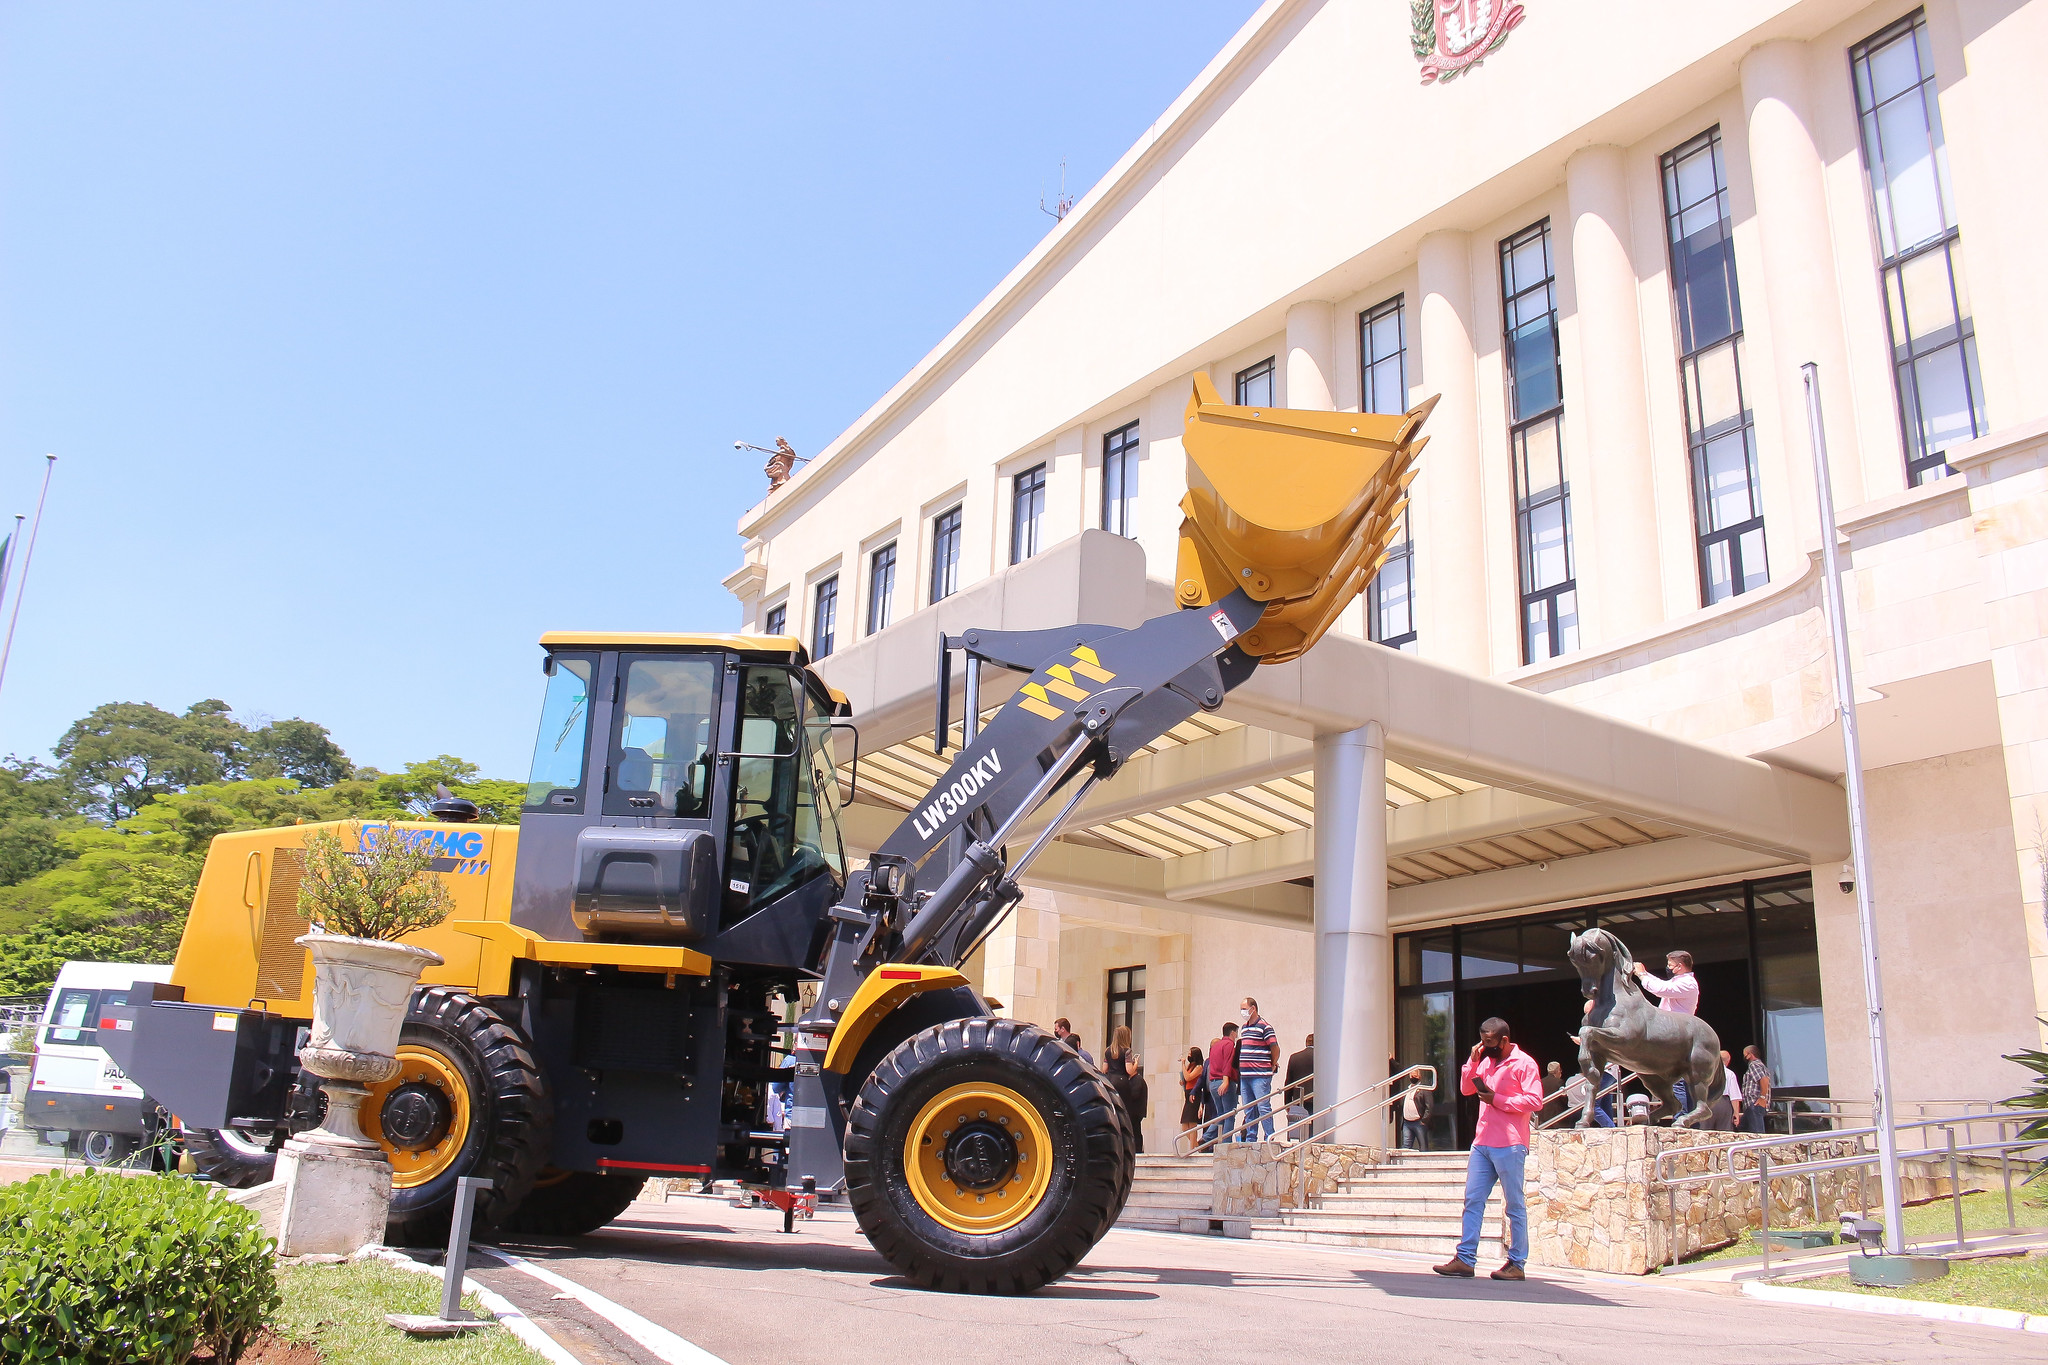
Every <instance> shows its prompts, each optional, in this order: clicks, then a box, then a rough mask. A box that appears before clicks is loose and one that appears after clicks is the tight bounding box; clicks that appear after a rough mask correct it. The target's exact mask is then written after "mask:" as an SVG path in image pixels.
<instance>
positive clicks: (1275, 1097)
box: [1173, 1063, 1437, 1156]
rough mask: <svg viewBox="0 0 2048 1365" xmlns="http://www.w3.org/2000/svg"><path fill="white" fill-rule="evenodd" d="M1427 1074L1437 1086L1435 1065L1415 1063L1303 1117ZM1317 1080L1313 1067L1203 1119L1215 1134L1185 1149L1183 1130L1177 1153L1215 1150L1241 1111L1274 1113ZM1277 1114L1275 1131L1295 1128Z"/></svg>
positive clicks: (1175, 1148)
mask: <svg viewBox="0 0 2048 1365" xmlns="http://www.w3.org/2000/svg"><path fill="white" fill-rule="evenodd" d="M1424 1074H1427V1075H1428V1077H1429V1084H1428V1085H1427V1086H1426V1087H1424V1088H1425V1089H1429V1090H1435V1089H1436V1083H1437V1082H1436V1068H1435V1067H1434V1066H1430V1065H1428V1064H1426V1063H1418V1064H1417V1065H1415V1066H1411V1067H1409V1068H1408V1069H1407V1070H1405V1071H1401V1072H1398V1073H1396V1074H1394V1075H1392V1076H1389V1077H1387V1078H1386V1079H1385V1080H1383V1081H1374V1082H1373V1083H1372V1084H1371V1085H1368V1086H1366V1087H1365V1088H1364V1089H1363V1090H1360V1091H1358V1092H1357V1093H1356V1094H1351V1095H1346V1096H1345V1097H1344V1098H1343V1099H1341V1100H1338V1101H1337V1102H1336V1103H1335V1104H1333V1105H1331V1106H1329V1107H1328V1108H1327V1109H1323V1110H1319V1111H1317V1112H1316V1113H1314V1114H1312V1115H1310V1116H1309V1118H1307V1119H1304V1120H1301V1121H1302V1122H1305V1123H1311V1124H1316V1123H1318V1121H1319V1120H1321V1119H1322V1118H1323V1117H1324V1116H1325V1115H1328V1114H1334V1113H1336V1112H1337V1110H1339V1109H1341V1108H1343V1107H1344V1106H1345V1105H1347V1104H1349V1103H1351V1102H1352V1101H1353V1100H1356V1099H1359V1098H1361V1097H1363V1096H1365V1095H1370V1094H1371V1093H1372V1092H1373V1091H1375V1090H1377V1089H1379V1088H1380V1087H1381V1086H1384V1085H1392V1084H1393V1083H1394V1082H1395V1081H1403V1080H1406V1079H1408V1078H1409V1077H1410V1076H1421V1075H1424ZM1315 1080H1316V1075H1315V1073H1314V1072H1313V1071H1311V1072H1310V1073H1309V1074H1308V1075H1306V1076H1301V1077H1298V1078H1296V1079H1295V1080H1292V1081H1287V1082H1284V1083H1283V1084H1282V1085H1280V1086H1277V1087H1275V1088H1274V1089H1273V1090H1271V1091H1269V1092H1267V1093H1266V1094H1265V1095H1262V1096H1261V1097H1259V1098H1258V1099H1255V1100H1246V1101H1245V1102H1244V1103H1243V1104H1240V1105H1238V1106H1236V1107H1235V1108H1232V1109H1226V1110H1224V1111H1223V1112H1222V1113H1220V1114H1218V1115H1216V1116H1215V1117H1214V1118H1212V1119H1208V1120H1205V1121H1203V1122H1202V1123H1200V1124H1198V1125H1197V1126H1196V1129H1195V1132H1196V1133H1197V1134H1199V1133H1200V1132H1201V1131H1202V1130H1203V1129H1205V1128H1212V1127H1213V1128H1214V1129H1215V1130H1216V1136H1215V1137H1212V1138H1198V1139H1197V1141H1196V1142H1195V1143H1194V1145H1193V1146H1190V1147H1188V1148H1187V1149H1186V1150H1185V1151H1183V1150H1182V1144H1184V1143H1186V1142H1187V1140H1188V1138H1189V1136H1190V1135H1189V1134H1187V1133H1182V1134H1181V1135H1180V1136H1178V1137H1176V1138H1175V1139H1174V1140H1173V1152H1174V1155H1175V1156H1195V1155H1197V1154H1199V1153H1201V1152H1203V1151H1205V1150H1213V1149H1214V1148H1215V1147H1217V1146H1219V1145H1220V1144H1221V1143H1222V1142H1223V1141H1224V1140H1225V1139H1226V1138H1227V1137H1228V1136H1229V1135H1230V1134H1232V1133H1235V1132H1236V1131H1237V1130H1238V1127H1239V1125H1238V1124H1237V1123H1236V1122H1234V1121H1233V1120H1234V1119H1235V1118H1236V1117H1237V1116H1239V1115H1242V1114H1243V1113H1244V1112H1245V1111H1246V1110H1247V1109H1251V1108H1254V1107H1255V1106H1258V1105H1265V1106H1266V1107H1267V1111H1268V1113H1272V1112H1273V1111H1275V1110H1280V1111H1284V1110H1285V1109H1286V1108H1287V1107H1288V1106H1287V1101H1286V1096H1287V1094H1288V1093H1290V1092H1295V1091H1311V1092H1312V1091H1313V1090H1314V1087H1315ZM1204 1084H1207V1081H1206V1079H1205V1080H1204ZM1393 1098H1394V1096H1392V1095H1389V1096H1387V1099H1385V1100H1382V1101H1380V1103H1379V1104H1377V1105H1374V1106H1373V1108H1375V1109H1378V1108H1384V1107H1385V1106H1386V1103H1387V1100H1391V1099H1393ZM1371 1112H1372V1110H1370V1109H1368V1110H1367V1111H1366V1113H1367V1114H1369V1113H1371ZM1365 1116H1366V1115H1365V1114H1360V1115H1358V1116H1357V1117H1359V1118H1364V1117H1365ZM1276 1117H1279V1118H1280V1121H1279V1122H1278V1123H1277V1124H1276V1125H1275V1131H1277V1132H1281V1133H1287V1132H1291V1131H1293V1128H1294V1124H1295V1120H1292V1119H1287V1118H1285V1117H1284V1116H1279V1115H1276ZM1313 1137H1314V1134H1313V1133H1311V1134H1310V1135H1309V1137H1306V1138H1302V1139H1300V1140H1298V1141H1296V1142H1294V1143H1292V1144H1291V1145H1289V1146H1287V1147H1285V1148H1283V1149H1282V1150H1283V1151H1288V1152H1291V1151H1293V1150H1294V1148H1296V1147H1299V1146H1300V1145H1301V1144H1302V1143H1303V1142H1308V1141H1310V1140H1311V1139H1312V1138H1313ZM1233 1140H1234V1139H1233Z"/></svg>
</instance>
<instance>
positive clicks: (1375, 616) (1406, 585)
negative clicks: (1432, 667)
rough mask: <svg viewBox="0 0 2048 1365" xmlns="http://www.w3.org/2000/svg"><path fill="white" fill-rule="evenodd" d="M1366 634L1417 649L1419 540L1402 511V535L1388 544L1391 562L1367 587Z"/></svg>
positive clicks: (1399, 646) (1408, 649) (1395, 646)
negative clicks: (1416, 569) (1415, 538)
mask: <svg viewBox="0 0 2048 1365" xmlns="http://www.w3.org/2000/svg"><path fill="white" fill-rule="evenodd" d="M1365 602H1366V608H1365V633H1366V634H1367V635H1369V636H1371V637H1372V638H1373V639H1375V640H1377V641H1379V642H1380V643H1381V644H1383V645H1385V646H1387V648H1389V649H1398V650H1402V651H1405V652H1406V653H1409V654H1413V653H1414V652H1415V541H1414V538H1413V537H1411V536H1410V535H1409V534H1408V514H1407V513H1406V512H1403V513H1401V535H1400V538H1399V539H1397V540H1396V541H1395V542H1394V543H1393V544H1392V545H1390V546H1388V547H1387V562H1386V563H1384V564H1382V565H1380V571H1379V572H1378V573H1376V574H1374V575H1373V576H1372V583H1371V585H1370V586H1369V587H1368V588H1367V589H1366V598H1365Z"/></svg>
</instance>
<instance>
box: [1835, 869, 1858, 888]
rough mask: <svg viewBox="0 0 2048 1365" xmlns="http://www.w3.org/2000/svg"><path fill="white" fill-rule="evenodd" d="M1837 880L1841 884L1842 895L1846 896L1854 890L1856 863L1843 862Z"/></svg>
mask: <svg viewBox="0 0 2048 1365" xmlns="http://www.w3.org/2000/svg"><path fill="white" fill-rule="evenodd" d="M1837 881H1838V882H1839V883H1840V885H1841V888H1842V894H1843V895H1845V896H1846V895H1849V894H1851V893H1852V892H1854V891H1855V890H1856V864H1854V863H1843V864H1842V872H1841V875H1840V877H1838V878H1837Z"/></svg>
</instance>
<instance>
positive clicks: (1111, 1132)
mask: <svg viewBox="0 0 2048 1365" xmlns="http://www.w3.org/2000/svg"><path fill="white" fill-rule="evenodd" d="M942 1101H943V1103H942ZM956 1106H957V1109H956ZM961 1120H965V1122H961ZM1135 1147H1136V1143H1135V1140H1134V1137H1133V1134H1132V1131H1131V1126H1130V1119H1129V1118H1128V1117H1127V1116H1126V1114H1125V1113H1124V1108H1123V1105H1122V1104H1120V1103H1119V1102H1118V1101H1117V1098H1116V1095H1115V1092H1113V1091H1112V1090H1111V1089H1110V1087H1109V1082H1108V1081H1107V1080H1105V1079H1104V1078H1103V1076H1102V1074H1101V1073H1100V1072H1098V1071H1096V1070H1095V1069H1094V1068H1093V1067H1091V1066H1089V1065H1088V1064H1087V1063H1085V1062H1083V1061H1082V1060H1081V1058H1080V1055H1079V1054H1078V1053H1076V1052H1075V1051H1074V1050H1073V1049H1072V1048H1069V1047H1067V1046H1065V1045H1064V1044H1062V1043H1061V1042H1059V1040H1057V1039H1056V1038H1054V1037H1053V1036H1052V1035H1051V1034H1049V1033H1047V1032H1045V1031H1044V1030H1043V1029H1040V1028H1038V1027H1036V1026H1034V1025H1031V1024H1025V1023H1020V1022H1018V1021H1016V1020H1011V1019H990V1018H975V1019H955V1020H951V1021H949V1022H947V1023H943V1024H939V1025H937V1026H936V1027H933V1028H929V1029H926V1030H924V1031H923V1032H921V1033H918V1034H915V1035H913V1036H912V1037H910V1038H909V1039H907V1040H905V1041H904V1042H903V1043H901V1044H899V1045H898V1046H897V1047H896V1049H895V1050H894V1051H892V1052H891V1053H890V1054H889V1055H888V1056H887V1057H885V1058H883V1059H882V1061H881V1062H880V1063H879V1064H878V1065H877V1066H876V1067H875V1069H874V1071H873V1072H872V1073H871V1074H870V1075H869V1076H868V1079H867V1082H866V1084H864V1085H863V1086H862V1087H861V1090H860V1095H859V1097H858V1098H857V1099H856V1100H855V1102H854V1105H853V1109H852V1112H851V1113H850V1114H849V1115H848V1118H847V1127H846V1153H845V1155H846V1194H847V1200H848V1202H849V1203H850V1204H851V1205H852V1206H853V1213H854V1217H855V1218H856V1219H857V1220H858V1221H859V1223H860V1226H861V1231H862V1232H864V1233H865V1234H866V1235H867V1238H868V1240H869V1241H870V1242H871V1243H873V1244H874V1247H875V1249H876V1250H877V1251H879V1252H881V1253H882V1255H884V1256H885V1257H887V1258H888V1259H889V1261H890V1263H891V1264H893V1265H894V1266H895V1267H896V1268H897V1269H898V1270H900V1271H901V1272H902V1273H903V1274H904V1275H905V1276H906V1277H907V1278H909V1279H910V1280H912V1281H913V1282H915V1283H917V1284H920V1285H923V1286H925V1287H927V1288H933V1289H944V1290H951V1291H955V1292H965V1293H978V1294H1021V1293H1028V1292H1029V1291H1031V1290H1034V1289H1037V1288H1039V1287H1040V1286H1041V1285H1044V1284H1047V1283H1049V1282H1050V1281H1053V1280H1056V1279H1058V1278H1059V1277H1060V1276H1062V1275H1064V1274H1066V1273H1067V1272H1068V1271H1069V1270H1071V1269H1073V1267H1074V1265H1075V1264H1076V1263H1077V1262H1079V1261H1080V1259H1081V1258H1082V1257H1083V1256H1085V1255H1087V1254H1088V1252H1089V1251H1090V1250H1091V1249H1092V1248H1093V1247H1094V1245H1095V1243H1096V1242H1098V1241H1099V1240H1101V1238H1102V1235H1103V1234H1104V1233H1106V1232H1107V1231H1109V1228H1110V1225H1111V1224H1113V1223H1114V1222H1115V1221H1116V1217H1117V1215H1118V1214H1119V1213H1120V1212H1122V1211H1123V1206H1124V1200H1125V1199H1126V1198H1128V1197H1129V1195H1130V1188H1131V1178H1132V1175H1133V1172H1134V1170H1135V1168H1136V1164H1137V1163H1136V1154H1135Z"/></svg>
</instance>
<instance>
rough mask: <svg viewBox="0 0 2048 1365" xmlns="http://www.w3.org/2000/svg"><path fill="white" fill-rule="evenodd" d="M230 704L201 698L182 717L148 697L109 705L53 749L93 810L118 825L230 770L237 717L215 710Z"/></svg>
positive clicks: (68, 732)
mask: <svg viewBox="0 0 2048 1365" xmlns="http://www.w3.org/2000/svg"><path fill="white" fill-rule="evenodd" d="M226 705H227V704H226V703H225V702H211V701H205V702H200V703H198V704H197V705H195V706H194V707H192V709H191V710H190V711H188V712H187V713H186V714H185V715H183V716H174V715H172V714H171V713H170V712H168V711H165V710H162V709H160V708H158V707H155V706H151V705H150V704H149V703H148V702H135V701H117V702H108V703H107V704H106V705H105V706H100V707H95V708H94V709H93V712H92V714H91V715H88V716H87V717H85V719H83V720H81V721H77V722H75V723H74V724H73V725H72V727H71V728H70V729H69V730H66V731H65V732H64V737H63V738H62V739H60V740H58V741H57V743H56V745H55V746H54V747H53V748H52V749H51V753H53V754H55V755H56V757H57V759H58V760H59V761H60V762H61V763H62V764H63V768H62V771H63V774H64V776H65V778H66V779H68V780H69V781H70V783H71V785H72V787H73V789H74V790H75V791H76V792H78V794H79V796H80V797H81V798H82V799H83V801H84V804H85V806H86V808H87V809H88V810H89V811H91V812H92V813H93V814H96V815H98V816H100V817H101V818H103V819H105V820H107V821H108V822H109V823H111V822H113V821H117V820H120V819H122V818H124V817H126V816H130V815H133V814H135V813H136V812H137V811H139V810H141V809H142V808H143V807H144V806H145V805H147V804H148V803H149V802H150V801H151V800H152V799H154V798H156V797H158V796H163V795H165V794H167V793H169V792H174V791H179V790H181V789H183V788H185V787H190V786H193V785H195V784H197V783H201V782H217V781H219V780H220V779H221V778H222V777H223V776H225V775H226V774H227V771H228V768H229V760H228V757H227V756H226V755H228V754H232V752H233V749H232V747H231V746H230V745H229V744H228V741H227V727H228V726H232V725H234V721H233V720H231V719H229V718H228V717H227V716H225V715H224V714H222V712H221V711H216V710H215V709H213V708H215V707H220V708H225V707H226ZM237 728H239V727H237ZM244 733H245V734H246V733H247V732H246V731H244Z"/></svg>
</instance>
